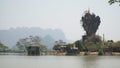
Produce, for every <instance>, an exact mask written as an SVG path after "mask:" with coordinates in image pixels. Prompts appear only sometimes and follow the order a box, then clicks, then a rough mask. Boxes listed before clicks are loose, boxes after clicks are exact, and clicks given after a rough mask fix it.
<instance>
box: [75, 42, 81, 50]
mask: <svg viewBox="0 0 120 68" xmlns="http://www.w3.org/2000/svg"><path fill="white" fill-rule="evenodd" d="M75 46H76V47H77V48H78V51H82V50H83V44H82V41H81V40H77V41H76V42H75Z"/></svg>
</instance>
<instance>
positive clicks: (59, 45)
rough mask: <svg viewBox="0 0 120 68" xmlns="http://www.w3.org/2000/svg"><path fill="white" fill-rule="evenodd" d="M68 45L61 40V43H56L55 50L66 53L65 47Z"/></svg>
mask: <svg viewBox="0 0 120 68" xmlns="http://www.w3.org/2000/svg"><path fill="white" fill-rule="evenodd" d="M65 45H66V42H64V41H62V40H59V41H55V45H54V47H53V50H56V51H64V50H65V47H66V46H65Z"/></svg>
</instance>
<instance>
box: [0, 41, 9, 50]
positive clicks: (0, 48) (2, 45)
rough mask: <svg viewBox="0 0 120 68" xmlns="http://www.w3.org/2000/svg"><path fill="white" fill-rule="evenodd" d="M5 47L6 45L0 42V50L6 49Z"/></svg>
mask: <svg viewBox="0 0 120 68" xmlns="http://www.w3.org/2000/svg"><path fill="white" fill-rule="evenodd" d="M6 49H8V47H7V46H5V45H4V44H3V43H1V42H0V50H1V51H4V50H6Z"/></svg>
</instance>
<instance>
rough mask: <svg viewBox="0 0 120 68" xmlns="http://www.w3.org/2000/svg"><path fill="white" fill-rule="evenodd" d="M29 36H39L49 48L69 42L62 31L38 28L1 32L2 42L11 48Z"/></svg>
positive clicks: (22, 28) (0, 38)
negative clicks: (58, 42)
mask: <svg viewBox="0 0 120 68" xmlns="http://www.w3.org/2000/svg"><path fill="white" fill-rule="evenodd" d="M29 36H39V37H41V38H42V42H43V43H44V44H46V45H48V47H49V48H51V47H52V46H53V43H54V41H56V40H60V39H61V40H64V41H66V42H67V39H66V38H65V35H64V33H63V32H62V31H61V30H60V29H54V30H53V29H41V28H37V27H32V28H27V27H21V28H10V29H8V30H0V41H1V42H2V43H4V44H5V45H7V46H9V47H13V46H15V45H16V42H17V41H18V40H19V39H21V38H26V37H29Z"/></svg>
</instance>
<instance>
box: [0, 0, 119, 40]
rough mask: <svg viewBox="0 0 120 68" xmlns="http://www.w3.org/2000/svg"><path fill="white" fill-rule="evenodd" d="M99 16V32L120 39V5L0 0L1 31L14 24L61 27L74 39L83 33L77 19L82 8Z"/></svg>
mask: <svg viewBox="0 0 120 68" xmlns="http://www.w3.org/2000/svg"><path fill="white" fill-rule="evenodd" d="M88 9H89V10H90V12H91V13H94V14H96V15H98V16H100V19H101V23H100V26H99V29H98V30H97V33H96V34H98V35H100V36H102V35H103V34H104V36H105V40H111V39H112V40H114V41H118V40H120V31H119V29H120V15H119V13H120V6H119V5H118V4H113V5H109V4H108V0H0V30H5V29H9V28H16V27H40V28H43V29H47V28H51V29H61V30H62V31H63V32H64V33H65V36H66V38H67V39H69V40H72V41H75V40H79V39H81V38H82V35H84V34H85V31H84V29H83V28H82V26H81V23H80V20H81V17H82V16H83V15H84V11H86V10H88Z"/></svg>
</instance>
